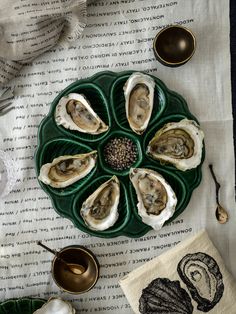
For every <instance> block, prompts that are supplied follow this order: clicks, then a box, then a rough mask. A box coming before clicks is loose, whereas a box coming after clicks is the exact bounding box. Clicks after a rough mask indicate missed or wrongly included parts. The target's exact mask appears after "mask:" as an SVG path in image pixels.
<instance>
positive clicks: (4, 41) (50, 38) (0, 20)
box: [0, 0, 86, 86]
mask: <svg viewBox="0 0 236 314" xmlns="http://www.w3.org/2000/svg"><path fill="white" fill-rule="evenodd" d="M85 25H86V0H56V1H55V0H41V1H34V0H24V1H21V0H17V1H16V0H2V1H1V10H0V86H1V85H3V84H5V83H6V82H8V81H9V80H10V79H12V78H13V77H15V76H16V75H17V73H18V71H19V70H20V69H21V67H22V66H23V65H24V64H26V63H29V62H31V61H32V60H33V59H34V58H35V57H37V56H39V55H40V54H42V53H43V52H45V51H48V50H49V49H51V48H52V47H53V46H54V45H55V44H57V43H60V44H61V45H62V46H65V45H66V43H67V42H72V41H74V40H76V39H77V38H78V37H79V35H80V34H81V32H82V31H83V29H84V27H85Z"/></svg>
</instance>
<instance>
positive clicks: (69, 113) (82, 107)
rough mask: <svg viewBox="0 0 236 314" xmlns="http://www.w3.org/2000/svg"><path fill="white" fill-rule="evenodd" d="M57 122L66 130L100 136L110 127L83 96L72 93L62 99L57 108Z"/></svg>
mask: <svg viewBox="0 0 236 314" xmlns="http://www.w3.org/2000/svg"><path fill="white" fill-rule="evenodd" d="M55 121H56V123H57V124H58V125H62V126H63V127H64V128H66V129H69V130H75V131H79V132H83V133H89V134H100V133H103V132H106V131H107V130H108V126H107V125H106V124H105V123H104V122H103V121H102V120H101V119H100V118H99V116H98V115H97V114H96V113H95V112H94V111H93V109H92V107H91V105H90V103H89V101H88V100H87V99H86V98H85V96H84V95H81V94H75V93H72V94H69V95H68V96H65V97H62V98H61V99H60V101H59V103H58V104H57V106H56V111H55Z"/></svg>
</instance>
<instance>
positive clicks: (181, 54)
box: [153, 25, 196, 67]
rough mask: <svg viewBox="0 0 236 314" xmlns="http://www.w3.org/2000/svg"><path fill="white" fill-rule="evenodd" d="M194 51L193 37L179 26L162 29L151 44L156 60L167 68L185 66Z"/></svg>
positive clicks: (194, 40)
mask: <svg viewBox="0 0 236 314" xmlns="http://www.w3.org/2000/svg"><path fill="white" fill-rule="evenodd" d="M195 49H196V39H195V36H194V35H193V33H192V32H191V31H190V30H189V29H187V28H185V27H182V26H179V25H172V26H169V27H166V28H164V29H162V30H161V31H160V32H159V33H158V34H157V35H156V37H155V39H154V42H153V50H154V54H155V57H156V59H157V60H158V61H159V62H160V63H162V64H163V65H166V66H169V67H177V66H180V65H183V64H185V63H186V62H187V61H189V60H190V59H191V57H192V56H193V54H194V52H195Z"/></svg>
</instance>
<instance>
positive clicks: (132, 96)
mask: <svg viewBox="0 0 236 314" xmlns="http://www.w3.org/2000/svg"><path fill="white" fill-rule="evenodd" d="M154 89H155V82H154V80H153V78H152V77H151V76H148V75H146V74H143V73H139V72H135V73H133V74H132V75H131V76H130V77H129V79H128V80H127V82H126V83H125V86H124V95H125V111H126V117H127V119H128V122H129V125H130V127H131V129H132V130H133V131H134V132H135V133H137V134H142V133H143V132H144V131H145V130H146V128H147V126H148V123H149V120H150V118H151V114H152V109H153V101H154Z"/></svg>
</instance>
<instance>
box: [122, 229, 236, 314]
mask: <svg viewBox="0 0 236 314" xmlns="http://www.w3.org/2000/svg"><path fill="white" fill-rule="evenodd" d="M120 285H121V288H122V289H123V291H124V293H125V295H126V297H127V299H128V301H129V302H130V305H131V307H132V309H133V310H134V312H135V313H142V314H150V313H156V314H158V313H160V314H163V313H169V314H177V313H181V314H191V313H203V312H205V313H206V312H209V313H214V314H223V313H225V314H226V313H227V314H235V313H236V283H235V281H234V280H233V278H232V276H231V275H230V274H229V272H228V271H227V270H226V268H225V266H224V262H223V260H222V258H221V256H220V255H219V253H218V251H217V250H216V248H215V247H214V245H213V244H212V242H211V240H210V239H209V237H208V235H207V233H206V231H201V232H200V233H198V234H197V235H195V236H193V237H190V238H188V239H187V240H185V241H183V242H181V243H180V244H178V245H177V246H176V247H174V248H173V249H171V250H169V251H167V252H166V253H164V254H162V255H160V256H159V257H156V258H154V259H153V260H151V261H149V262H147V263H146V264H144V265H142V266H141V267H139V268H137V269H135V270H134V271H132V272H131V273H130V274H128V275H127V276H125V277H124V278H122V279H121V280H120Z"/></svg>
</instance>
